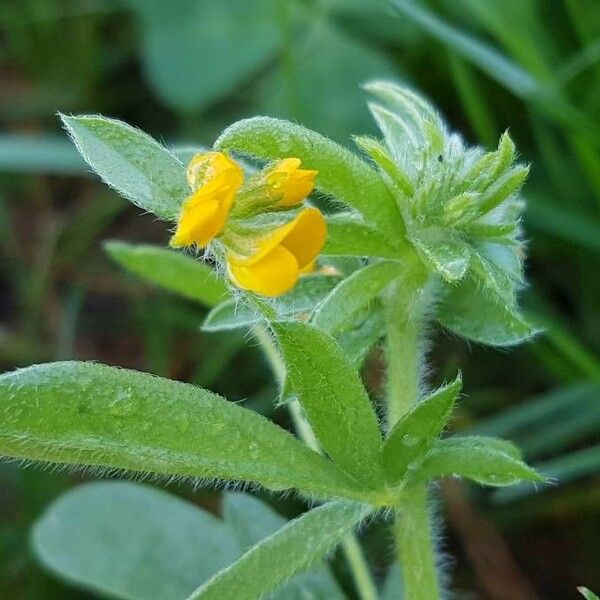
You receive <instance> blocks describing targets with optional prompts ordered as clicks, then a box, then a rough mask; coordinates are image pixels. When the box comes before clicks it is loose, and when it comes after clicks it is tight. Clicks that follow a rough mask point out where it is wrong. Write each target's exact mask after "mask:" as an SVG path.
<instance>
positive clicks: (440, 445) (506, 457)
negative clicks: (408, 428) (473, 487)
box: [414, 437, 544, 487]
mask: <svg viewBox="0 0 600 600" xmlns="http://www.w3.org/2000/svg"><path fill="white" fill-rule="evenodd" d="M414 477H415V479H419V480H428V479H438V478H440V477H466V478H467V479H472V480H473V481H476V482H477V483H481V484H483V485H493V486H499V487H500V486H505V485H513V484H514V483H517V482H519V481H533V482H543V481H544V478H543V477H542V476H541V475H539V474H538V473H537V472H536V471H534V470H533V469H532V468H531V467H528V466H527V465H526V464H525V463H524V462H522V461H521V460H520V459H519V458H518V450H516V449H515V447H514V446H513V445H512V444H510V442H509V443H506V442H503V441H502V440H495V439H493V438H485V437H452V438H449V439H446V440H440V441H438V442H437V444H436V445H435V447H434V448H433V450H431V452H430V453H429V454H428V455H427V457H426V458H425V460H424V461H423V464H422V465H421V467H420V468H419V470H418V471H416V472H415V474H414Z"/></svg>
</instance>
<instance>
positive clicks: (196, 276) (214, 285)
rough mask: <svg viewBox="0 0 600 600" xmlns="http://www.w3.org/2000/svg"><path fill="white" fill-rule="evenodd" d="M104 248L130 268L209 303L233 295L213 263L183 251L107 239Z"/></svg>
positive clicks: (158, 282) (144, 277)
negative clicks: (199, 259) (206, 262)
mask: <svg viewBox="0 0 600 600" xmlns="http://www.w3.org/2000/svg"><path fill="white" fill-rule="evenodd" d="M104 249H105V250H106V251H107V252H108V254H109V255H110V257H111V258H112V259H113V260H114V261H115V262H117V263H118V264H119V265H121V266H122V267H123V268H124V269H126V270H127V271H130V272H131V273H134V274H135V275H137V276H138V277H141V278H142V279H144V280H146V281H149V282H150V283H153V284H155V285H158V286H159V287H162V288H164V289H166V290H169V291H170V292H174V293H175V294H178V295H179V296H183V297H184V298H188V299H190V300H195V301H196V302H199V303H200V304H204V305H205V306H214V305H215V304H218V303H219V302H220V301H221V300H225V298H227V297H228V296H229V291H228V289H227V286H226V285H225V283H224V282H223V280H222V279H219V277H218V276H217V274H216V272H215V270H214V269H213V268H212V267H209V266H208V265H207V264H205V263H202V262H199V261H197V260H194V259H193V258H191V257H190V256H186V255H185V254H182V253H181V252H176V251H174V250H168V249H167V248H161V247H160V246H150V245H148V244H127V243H125V242H117V241H111V242H105V244H104Z"/></svg>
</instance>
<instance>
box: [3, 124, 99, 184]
mask: <svg viewBox="0 0 600 600" xmlns="http://www.w3.org/2000/svg"><path fill="white" fill-rule="evenodd" d="M0 171H9V172H20V173H50V174H53V175H80V174H85V173H86V172H87V171H88V169H87V168H86V165H85V162H84V161H83V159H82V158H81V157H80V156H79V155H78V154H77V151H76V150H75V148H73V146H72V145H71V144H69V142H68V141H67V140H65V139H64V138H62V137H58V136H52V135H18V134H6V133H5V134H0Z"/></svg>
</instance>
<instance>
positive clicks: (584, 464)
mask: <svg viewBox="0 0 600 600" xmlns="http://www.w3.org/2000/svg"><path fill="white" fill-rule="evenodd" d="M534 467H535V469H536V471H538V472H539V473H542V474H543V475H544V476H546V477H548V478H549V479H550V483H549V484H547V485H546V486H545V487H547V488H549V487H553V486H556V485H557V484H558V485H564V484H565V483H569V482H570V481H574V480H576V479H579V478H581V477H588V476H590V475H594V476H595V475H597V474H598V473H600V446H598V445H596V446H592V447H590V448H584V449H583V450H578V451H577V452H572V453H570V454H564V455H563V456H559V457H557V458H553V459H551V460H547V461H544V462H539V463H536V464H535V465H534ZM535 492H536V489H532V487H531V486H526V485H525V486H524V485H516V486H514V487H511V488H506V489H503V490H498V491H496V492H494V494H493V495H492V499H493V500H494V502H497V503H498V504H505V503H507V502H514V501H515V500H520V499H521V498H525V497H527V496H530V495H531V494H533V493H535Z"/></svg>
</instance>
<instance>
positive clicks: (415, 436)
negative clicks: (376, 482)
mask: <svg viewBox="0 0 600 600" xmlns="http://www.w3.org/2000/svg"><path fill="white" fill-rule="evenodd" d="M461 388H462V381H461V377H460V375H459V376H458V377H457V378H456V379H455V380H454V381H453V382H452V383H450V384H448V385H446V386H444V387H441V388H440V389H439V390H436V391H435V392H433V394H431V395H430V396H428V397H427V398H425V399H424V400H423V401H422V402H420V403H419V404H418V405H417V406H416V407H415V408H413V409H412V410H411V411H410V412H409V413H408V414H406V415H405V416H404V417H402V418H401V419H400V420H399V421H398V422H397V423H396V425H395V426H394V428H393V429H392V432H391V433H390V435H389V437H388V438H387V440H386V442H385V445H384V447H383V461H384V465H385V470H386V476H387V479H388V481H389V482H390V483H392V484H397V483H399V482H400V481H401V480H402V478H403V477H404V475H405V474H406V470H407V469H408V467H409V465H410V464H411V463H414V462H415V461H417V460H418V459H419V458H424V456H425V454H426V453H427V452H428V451H429V449H430V448H431V447H432V446H433V445H434V444H435V442H436V440H437V438H438V436H439V435H440V434H441V433H442V431H443V429H444V427H445V426H446V424H447V423H448V419H449V418H450V416H451V415H452V410H453V408H454V404H455V402H456V399H457V398H458V394H459V393H460V390H461Z"/></svg>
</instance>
